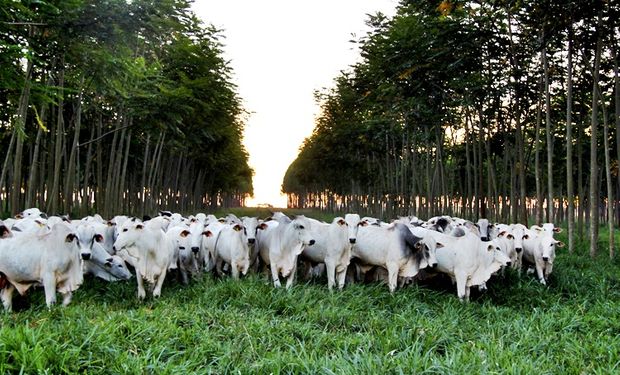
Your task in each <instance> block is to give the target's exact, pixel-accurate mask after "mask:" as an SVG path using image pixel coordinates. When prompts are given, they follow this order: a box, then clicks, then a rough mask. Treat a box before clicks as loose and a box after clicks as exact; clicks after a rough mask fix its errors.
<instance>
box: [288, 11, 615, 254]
mask: <svg viewBox="0 0 620 375" xmlns="http://www.w3.org/2000/svg"><path fill="white" fill-rule="evenodd" d="M619 13H620V4H619V3H618V1H617V0H608V1H567V0H563V1H548V0H523V1H516V0H509V1H490V2H489V1H447V0H444V1H437V0H435V1H421V0H401V1H400V3H399V5H398V7H397V13H396V15H395V16H394V17H393V18H388V17H385V16H384V15H382V14H380V13H379V14H376V15H372V16H370V17H369V20H368V21H367V22H368V24H369V26H371V29H372V31H371V32H369V33H368V34H367V35H365V36H364V37H362V38H360V39H359V40H356V41H353V42H355V43H358V44H359V49H360V51H361V57H362V59H361V61H360V62H359V63H357V64H355V65H353V66H352V67H350V68H349V69H347V70H344V71H343V72H342V73H341V74H340V75H339V76H337V77H336V78H335V86H334V87H333V88H331V89H323V90H321V91H318V92H317V93H316V100H317V101H318V102H319V103H320V106H321V112H320V114H319V116H318V117H317V120H316V127H315V129H314V131H313V133H312V135H311V136H310V137H309V138H307V139H306V140H305V141H304V143H303V145H302V146H301V148H300V153H299V156H298V157H297V159H296V160H295V161H294V162H293V163H292V164H291V165H290V166H289V168H288V171H287V173H286V175H285V177H284V180H283V184H282V191H283V192H284V193H286V194H287V196H288V205H289V206H290V207H313V208H319V209H324V210H329V211H338V210H350V211H356V212H366V213H369V214H372V215H375V216H380V217H394V216H396V215H405V214H416V215H419V216H422V217H431V216H434V215H438V214H449V215H458V216H461V217H466V218H471V219H477V218H480V217H486V218H489V219H491V220H494V221H502V222H522V223H526V224H527V223H528V222H529V223H534V222H537V223H541V222H545V221H550V222H561V221H566V222H568V232H569V233H568V234H569V249H570V251H572V250H573V248H574V237H575V234H576V233H575V232H577V233H578V234H579V235H584V231H585V227H586V224H590V225H589V228H590V230H589V234H590V240H591V247H590V253H591V254H592V255H595V254H596V252H597V243H598V227H599V222H604V223H607V224H608V225H609V228H610V232H611V233H613V228H614V221H617V220H618V219H620V205H619V204H618V199H617V197H618V196H619V194H620V173H618V164H619V161H620V81H619V75H618V49H619V44H620V43H619V40H620V39H619V37H620V33H619V20H620V14H619ZM609 252H610V256H613V255H614V244H613V236H610V244H609Z"/></svg>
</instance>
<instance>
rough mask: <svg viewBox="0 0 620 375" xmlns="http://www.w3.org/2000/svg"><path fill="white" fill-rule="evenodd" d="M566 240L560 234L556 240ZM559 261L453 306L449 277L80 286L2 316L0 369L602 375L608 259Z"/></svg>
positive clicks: (19, 303) (583, 250) (612, 268)
mask: <svg viewBox="0 0 620 375" xmlns="http://www.w3.org/2000/svg"><path fill="white" fill-rule="evenodd" d="M561 237H562V236H560V238H561ZM561 239H564V238H561ZM587 245H588V244H587V243H586V242H585V241H584V242H581V241H577V249H576V251H575V253H573V254H568V253H567V252H566V250H564V251H562V252H559V253H558V256H557V259H556V266H555V269H554V273H553V274H552V275H551V278H550V285H549V286H548V287H544V286H542V285H540V284H539V283H538V282H537V281H536V280H535V278H534V277H531V276H530V275H525V274H523V275H521V276H520V277H519V276H518V275H517V274H516V273H513V272H507V273H506V275H505V276H504V277H495V278H494V279H493V280H491V282H489V283H488V286H489V290H488V291H486V292H484V293H479V292H477V291H474V294H473V296H472V301H471V302H470V303H461V302H459V300H458V298H457V297H456V293H455V288H454V287H453V286H452V285H451V284H450V282H449V281H440V282H434V283H432V284H431V283H425V284H420V285H413V286H409V287H406V288H404V289H399V290H397V291H396V292H395V293H394V294H393V295H390V293H389V292H388V290H387V286H386V285H382V284H365V285H363V284H355V285H347V286H346V287H345V289H344V290H342V291H335V292H329V291H328V290H327V287H326V285H325V280H320V279H319V280H313V281H310V282H303V281H299V282H298V283H297V284H296V285H295V286H294V287H293V288H292V289H291V290H285V289H274V288H273V287H272V284H271V282H269V281H267V279H266V278H264V277H262V276H259V275H251V276H248V277H245V278H243V279H242V280H240V281H237V282H236V281H233V280H230V279H222V280H217V279H213V278H212V277H211V276H209V275H206V276H205V277H204V278H203V279H202V280H195V281H193V282H191V283H190V285H189V286H188V287H183V286H182V285H181V284H180V283H178V282H177V281H176V280H175V279H174V278H173V277H170V278H169V279H168V278H167V279H166V283H165V284H164V288H163V293H162V296H161V298H160V299H158V300H153V299H147V301H146V302H140V301H138V299H137V297H136V286H135V279H134V280H131V281H130V282H119V283H105V282H102V281H99V280H93V279H87V280H85V283H84V285H83V286H82V287H81V288H80V289H79V290H78V291H77V292H76V293H75V295H74V300H73V302H72V304H71V305H70V306H68V307H67V308H62V307H54V308H52V309H51V310H50V311H48V310H47V308H46V307H45V304H44V296H43V292H42V291H41V290H34V291H32V292H30V294H29V295H28V296H26V297H24V298H20V299H19V300H17V299H16V300H15V305H14V306H15V310H16V311H15V312H14V313H10V314H3V315H2V316H1V317H0V321H1V322H2V325H1V328H0V337H1V338H2V339H1V340H0V372H3V373H4V372H17V371H23V372H25V373H37V372H49V373H63V372H71V373H74V372H83V371H87V372H89V373H127V372H130V373H189V372H200V373H204V372H213V373H224V372H237V371H238V372H240V373H249V372H253V373H270V372H271V373H289V372H297V373H351V374H352V373H355V374H357V373H388V372H389V373H394V372H396V373H398V372H402V373H422V372H426V373H442V374H445V373H537V374H544V373H610V372H614V371H617V369H618V366H619V363H620V319H618V314H617V311H618V309H619V308H620V280H619V277H618V275H619V274H620V273H619V272H618V271H619V269H620V267H619V266H620V263H619V261H618V259H617V258H616V259H614V260H611V261H610V260H609V259H605V257H598V258H595V259H591V258H590V257H588V256H587V255H586V254H587Z"/></svg>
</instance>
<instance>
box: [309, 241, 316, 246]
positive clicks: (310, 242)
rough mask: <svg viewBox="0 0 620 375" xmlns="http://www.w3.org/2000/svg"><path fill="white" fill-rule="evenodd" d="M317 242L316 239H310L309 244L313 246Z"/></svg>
mask: <svg viewBox="0 0 620 375" xmlns="http://www.w3.org/2000/svg"><path fill="white" fill-rule="evenodd" d="M315 242H316V241H315V240H310V241H308V246H312V245H314V243H315Z"/></svg>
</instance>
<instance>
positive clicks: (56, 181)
mask: <svg viewBox="0 0 620 375" xmlns="http://www.w3.org/2000/svg"><path fill="white" fill-rule="evenodd" d="M64 85H65V58H64V56H61V57H60V70H59V73H58V87H59V88H60V98H59V99H58V106H57V111H58V113H57V115H58V119H57V121H56V140H55V143H54V156H53V159H54V172H53V175H52V176H53V177H52V178H53V180H52V186H51V192H50V194H49V198H48V199H49V203H48V206H47V207H48V208H47V211H48V213H52V214H56V213H58V205H59V199H60V197H59V192H60V186H59V185H60V170H61V164H62V144H63V139H64V114H63V112H64Z"/></svg>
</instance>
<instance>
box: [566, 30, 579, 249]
mask: <svg viewBox="0 0 620 375" xmlns="http://www.w3.org/2000/svg"><path fill="white" fill-rule="evenodd" d="M566 64H567V73H566V195H567V196H568V252H569V253H572V252H573V251H574V249H575V197H574V192H573V32H572V26H569V32H568V58H567V62H566ZM580 204H581V202H580Z"/></svg>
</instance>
